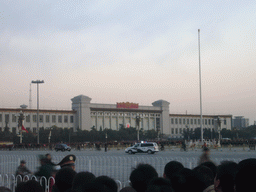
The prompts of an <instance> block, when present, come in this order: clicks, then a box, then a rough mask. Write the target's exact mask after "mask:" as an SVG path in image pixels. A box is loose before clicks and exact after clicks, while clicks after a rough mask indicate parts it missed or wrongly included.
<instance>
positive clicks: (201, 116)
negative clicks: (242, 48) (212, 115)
mask: <svg viewBox="0 0 256 192" xmlns="http://www.w3.org/2000/svg"><path fill="white" fill-rule="evenodd" d="M198 52H199V91H200V129H201V142H202V144H203V139H204V135H203V125H202V124H203V122H202V121H203V115H202V85H201V56H200V29H198Z"/></svg>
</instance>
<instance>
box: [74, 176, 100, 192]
mask: <svg viewBox="0 0 256 192" xmlns="http://www.w3.org/2000/svg"><path fill="white" fill-rule="evenodd" d="M95 178H96V177H95V175H94V174H92V173H91V172H79V173H77V174H76V176H75V177H74V180H73V184H72V189H73V190H75V191H84V189H85V187H86V185H87V184H88V183H92V182H93V181H94V180H95Z"/></svg>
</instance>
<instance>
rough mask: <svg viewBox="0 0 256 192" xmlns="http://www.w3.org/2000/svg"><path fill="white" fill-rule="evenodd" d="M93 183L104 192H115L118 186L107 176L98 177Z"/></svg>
mask: <svg viewBox="0 0 256 192" xmlns="http://www.w3.org/2000/svg"><path fill="white" fill-rule="evenodd" d="M94 182H95V183H96V184H99V185H103V186H104V189H105V190H104V191H108V192H117V189H118V186H117V184H116V182H115V180H114V179H112V178H110V177H108V176H99V177H97V178H96V179H95V180H94Z"/></svg>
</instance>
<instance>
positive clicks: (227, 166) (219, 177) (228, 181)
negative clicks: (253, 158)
mask: <svg viewBox="0 0 256 192" xmlns="http://www.w3.org/2000/svg"><path fill="white" fill-rule="evenodd" d="M237 168H238V165H237V163H235V162H232V161H226V162H223V163H221V164H220V165H219V166H217V174H216V176H215V179H214V188H215V190H218V191H222V192H233V191H234V187H235V176H236V173H237Z"/></svg>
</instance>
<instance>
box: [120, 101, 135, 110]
mask: <svg viewBox="0 0 256 192" xmlns="http://www.w3.org/2000/svg"><path fill="white" fill-rule="evenodd" d="M116 108H126V109H134V108H135V109H138V108H139V104H138V103H130V102H126V103H125V102H122V103H116Z"/></svg>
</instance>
